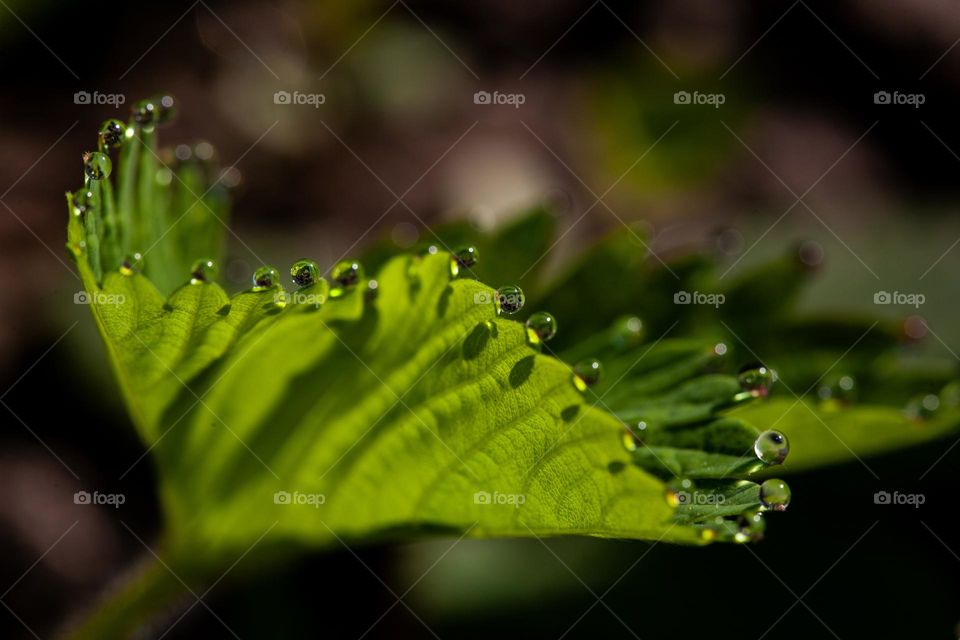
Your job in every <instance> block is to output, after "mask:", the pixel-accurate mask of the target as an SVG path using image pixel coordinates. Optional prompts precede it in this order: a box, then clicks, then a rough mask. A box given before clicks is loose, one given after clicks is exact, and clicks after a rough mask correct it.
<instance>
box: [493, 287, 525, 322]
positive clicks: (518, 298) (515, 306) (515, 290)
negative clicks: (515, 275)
mask: <svg viewBox="0 0 960 640" xmlns="http://www.w3.org/2000/svg"><path fill="white" fill-rule="evenodd" d="M525 301H526V298H525V297H524V295H523V289H521V288H520V287H517V286H515V285H508V286H506V287H500V288H499V289H497V300H496V302H497V313H498V314H501V313H505V314H507V315H510V316H512V315H513V314H515V313H517V312H518V311H520V309H523V303H524V302H525Z"/></svg>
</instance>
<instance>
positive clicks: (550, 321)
mask: <svg viewBox="0 0 960 640" xmlns="http://www.w3.org/2000/svg"><path fill="white" fill-rule="evenodd" d="M526 324H527V342H529V343H530V344H531V345H539V344H540V343H541V342H548V341H549V340H550V339H551V338H553V336H555V335H557V319H556V318H554V317H553V315H552V314H549V313H547V312H546V311H537V312H536V313H533V314H531V315H530V317H529V318H527V323H526Z"/></svg>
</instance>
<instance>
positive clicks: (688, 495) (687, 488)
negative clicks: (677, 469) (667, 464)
mask: <svg viewBox="0 0 960 640" xmlns="http://www.w3.org/2000/svg"><path fill="white" fill-rule="evenodd" d="M696 488H697V487H696V485H694V484H693V480H691V479H690V478H674V479H672V480H670V481H669V482H667V483H666V484H665V485H664V490H663V497H664V498H665V499H666V501H667V504H669V505H670V506H671V507H679V506H680V505H684V504H692V503H693V491H694V490H695V489H696Z"/></svg>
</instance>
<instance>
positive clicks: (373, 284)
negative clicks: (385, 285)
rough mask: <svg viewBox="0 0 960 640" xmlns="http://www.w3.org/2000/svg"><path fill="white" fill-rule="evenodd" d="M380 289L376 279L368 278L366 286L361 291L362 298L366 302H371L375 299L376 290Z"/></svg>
mask: <svg viewBox="0 0 960 640" xmlns="http://www.w3.org/2000/svg"><path fill="white" fill-rule="evenodd" d="M379 289H380V283H379V282H377V281H376V280H368V281H367V288H366V290H365V291H364V292H363V299H364V300H366V301H367V302H373V301H375V300H376V299H377V295H378V293H377V292H378V291H379Z"/></svg>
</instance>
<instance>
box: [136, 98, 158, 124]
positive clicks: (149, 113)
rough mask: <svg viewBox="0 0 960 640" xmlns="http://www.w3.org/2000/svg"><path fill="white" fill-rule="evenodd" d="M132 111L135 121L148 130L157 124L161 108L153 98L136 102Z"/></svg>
mask: <svg viewBox="0 0 960 640" xmlns="http://www.w3.org/2000/svg"><path fill="white" fill-rule="evenodd" d="M131 112H132V114H133V121H134V122H136V123H137V124H139V125H140V126H141V127H143V128H144V129H145V130H147V131H150V130H152V129H153V125H155V124H157V119H158V116H159V113H158V112H159V109H158V108H157V104H156V103H155V102H154V101H153V100H140V101H139V102H136V103H134V105H133V108H132V109H131Z"/></svg>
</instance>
